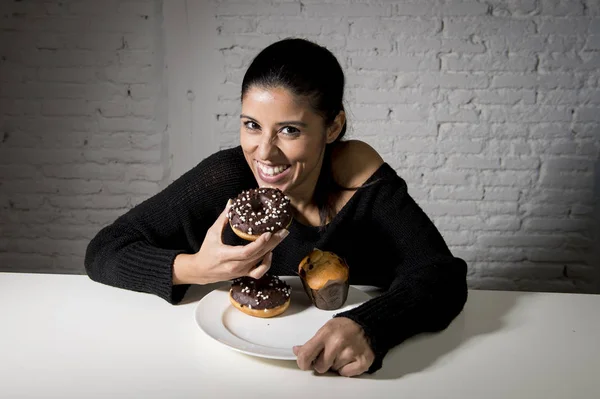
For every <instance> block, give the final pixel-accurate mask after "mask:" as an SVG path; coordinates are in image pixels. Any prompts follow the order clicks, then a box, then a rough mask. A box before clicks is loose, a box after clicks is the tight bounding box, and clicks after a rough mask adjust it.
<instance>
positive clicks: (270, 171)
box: [257, 162, 288, 176]
mask: <svg viewBox="0 0 600 399" xmlns="http://www.w3.org/2000/svg"><path fill="white" fill-rule="evenodd" d="M257 165H258V167H259V168H260V170H261V172H263V173H264V174H265V175H267V176H275V175H278V174H280V173H281V172H283V171H284V170H286V169H287V168H288V166H275V167H271V166H266V165H263V164H262V163H259V162H257Z"/></svg>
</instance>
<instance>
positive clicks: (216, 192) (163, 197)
mask: <svg viewBox="0 0 600 399" xmlns="http://www.w3.org/2000/svg"><path fill="white" fill-rule="evenodd" d="M219 157H220V156H217V155H213V156H211V157H209V158H207V159H205V160H203V161H202V162H200V163H199V164H198V165H197V166H196V167H194V168H193V169H191V170H190V171H188V172H186V173H185V174H183V175H182V176H181V177H180V178H178V179H177V180H175V181H174V182H173V183H171V184H170V185H169V186H168V187H166V188H165V189H164V190H162V191H161V192H159V193H158V194H156V195H154V196H153V197H151V198H149V199H147V200H146V201H144V202H142V203H141V204H139V205H137V206H136V207H134V208H132V209H131V210H129V211H128V212H126V213H125V214H124V215H122V216H121V217H119V218H118V219H117V220H115V221H114V222H113V223H112V224H110V225H108V226H105V227H104V228H103V229H101V230H100V231H99V232H98V234H97V235H96V236H95V237H94V238H93V239H92V240H91V241H90V243H89V245H88V247H87V251H86V256H85V260H84V262H85V268H86V272H87V274H88V276H89V277H90V279H92V280H94V281H96V282H100V283H103V284H107V285H111V286H114V287H118V288H123V289H128V290H133V291H138V292H144V293H149V294H155V295H157V296H159V297H161V298H163V299H165V300H166V301H168V302H169V303H171V304H175V303H178V302H180V301H181V300H182V299H183V296H184V295H185V293H186V291H187V289H188V287H189V285H175V286H174V285H173V263H174V260H175V257H176V256H177V255H178V254H180V253H195V252H196V251H197V250H198V249H199V248H200V246H201V244H202V241H203V238H204V235H205V233H206V231H207V230H208V228H209V227H210V226H211V225H212V224H213V223H214V220H215V218H216V216H217V212H218V210H219V209H220V208H223V207H225V204H226V201H227V197H226V195H227V192H228V190H227V188H228V184H229V183H230V182H231V181H233V180H235V179H230V178H229V179H228V178H227V176H224V173H228V172H226V171H227V170H230V169H227V168H225V165H227V162H226V160H223V159H219ZM230 166H231V165H228V167H230ZM229 173H230V172H229ZM234 191H235V189H234Z"/></svg>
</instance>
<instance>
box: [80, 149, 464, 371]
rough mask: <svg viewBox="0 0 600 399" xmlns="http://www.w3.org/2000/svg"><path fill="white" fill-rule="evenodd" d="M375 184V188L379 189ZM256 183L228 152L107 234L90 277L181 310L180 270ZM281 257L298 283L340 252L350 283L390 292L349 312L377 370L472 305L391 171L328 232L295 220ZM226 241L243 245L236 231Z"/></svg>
mask: <svg viewBox="0 0 600 399" xmlns="http://www.w3.org/2000/svg"><path fill="white" fill-rule="evenodd" d="M373 182H374V184H369V183H373ZM256 186H257V182H256V180H255V178H254V176H253V175H252V172H251V170H250V168H249V167H248V165H247V163H246V161H245V159H244V157H243V154H242V151H241V148H240V147H236V148H232V149H227V150H222V151H219V152H217V153H215V154H213V155H211V156H210V157H208V158H206V159H205V160H203V161H202V162H200V163H199V164H198V165H197V166H196V167H194V168H193V169H191V170H190V171H188V172H187V173H185V174H184V175H183V176H181V177H180V178H179V179H177V180H176V181H174V182H173V183H172V184H171V185H169V186H168V187H167V188H165V189H164V190H163V191H161V192H160V193H158V194H157V195H155V196H153V197H152V198H150V199H148V200H146V201H144V202H143V203H141V204H139V205H138V206H136V207H134V208H133V209H131V210H130V211H129V212H127V213H125V214H124V215H123V216H121V217H119V218H118V219H117V220H116V221H115V222H114V223H113V224H111V225H109V226H106V227H105V228H103V229H102V230H101V231H100V232H99V233H98V235H97V236H96V237H95V238H94V239H93V240H92V241H91V242H90V244H89V246H88V250H87V254H86V258H85V267H86V270H87V273H88V275H89V277H90V278H91V279H92V280H94V281H97V282H101V283H104V284H108V285H111V286H115V287H120V288H124V289H129V290H134V291H140V292H146V293H151V294H155V295H158V296H160V297H161V298H164V299H165V300H167V301H168V302H170V303H172V304H176V303H178V302H180V301H181V300H182V299H183V296H184V295H185V292H186V290H187V288H188V287H189V286H187V285H177V286H173V284H172V275H173V274H172V272H173V261H174V259H175V257H176V256H177V255H178V254H180V253H195V252H197V251H198V250H199V249H200V246H201V245H202V241H203V239H204V235H205V233H206V231H207V230H208V229H209V228H210V226H211V225H212V224H213V223H214V222H215V220H216V218H217V217H218V215H219V214H220V212H222V210H223V209H224V207H225V205H226V203H227V200H228V199H229V198H233V197H235V196H237V194H239V193H240V191H242V190H246V189H249V188H254V187H256ZM289 231H290V234H289V235H288V236H287V237H286V238H285V239H284V240H283V242H282V243H281V244H279V245H278V246H277V247H276V248H275V250H274V251H273V259H272V266H271V269H270V273H273V274H275V275H281V276H288V275H296V272H297V267H298V264H299V263H300V260H301V259H302V258H303V257H304V256H306V254H308V252H309V251H310V250H312V249H313V248H319V249H321V250H326V251H332V252H335V253H336V254H338V255H340V256H341V257H343V258H344V259H345V260H346V261H347V262H348V265H349V267H350V284H360V285H373V286H377V287H380V288H382V289H384V290H385V291H384V293H383V294H381V295H379V296H377V297H375V298H373V299H371V300H369V301H367V302H366V303H364V304H362V305H360V306H358V307H356V308H354V309H352V310H350V311H346V312H342V313H338V314H336V317H339V316H345V317H348V318H350V319H352V320H354V321H355V322H356V323H358V324H359V325H361V326H362V327H363V329H364V331H365V334H366V335H367V337H368V338H369V340H370V343H371V347H372V349H373V351H374V353H375V355H376V359H375V362H374V363H373V365H372V366H371V368H370V369H369V372H370V373H372V372H374V371H376V370H378V369H379V368H380V367H381V366H382V361H383V358H384V356H385V355H386V353H387V352H388V350H389V349H391V348H392V347H394V346H396V345H398V344H400V343H401V342H403V341H404V340H405V339H407V338H409V337H411V336H413V335H415V334H418V333H421V332H435V331H440V330H443V329H445V328H446V327H447V326H448V324H449V323H450V322H451V321H452V320H453V319H454V318H455V317H456V316H457V315H458V314H459V313H460V312H461V310H462V308H463V306H464V304H465V301H466V298H467V284H466V270H467V268H466V264H465V262H464V261H463V260H461V259H459V258H456V257H454V256H452V254H451V253H450V251H449V249H448V247H447V246H446V244H445V242H444V240H443V238H442V236H441V235H440V234H439V232H438V230H437V229H436V228H435V226H434V225H433V223H432V222H431V221H430V219H429V218H428V217H427V216H426V215H425V213H424V212H423V211H422V210H421V208H419V206H418V205H417V204H416V203H415V202H414V200H413V199H412V198H411V197H410V196H409V194H408V193H407V187H406V183H405V182H404V180H403V179H402V178H400V177H399V176H398V175H397V174H396V172H395V171H394V170H393V169H392V168H391V167H390V166H389V165H388V164H387V163H384V164H383V165H382V166H381V167H380V168H379V169H378V170H377V171H376V172H375V173H374V174H373V175H372V176H371V177H370V179H369V180H368V181H367V182H366V183H365V185H363V187H362V188H360V189H359V190H358V191H357V192H356V193H355V194H354V195H353V196H352V197H351V199H350V200H349V201H348V203H347V204H346V205H345V206H344V207H343V208H342V210H341V211H340V212H339V213H338V214H337V216H336V217H335V218H334V219H333V221H332V222H331V223H330V224H329V225H327V226H326V228H325V229H319V228H318V227H313V226H307V225H303V224H301V223H299V222H298V221H296V220H294V221H293V222H292V225H291V226H290V228H289ZM223 241H224V242H225V243H226V244H231V245H243V244H244V242H242V240H241V239H239V238H237V236H235V234H233V232H232V231H231V229H230V228H229V227H227V228H226V229H225V233H224V237H223Z"/></svg>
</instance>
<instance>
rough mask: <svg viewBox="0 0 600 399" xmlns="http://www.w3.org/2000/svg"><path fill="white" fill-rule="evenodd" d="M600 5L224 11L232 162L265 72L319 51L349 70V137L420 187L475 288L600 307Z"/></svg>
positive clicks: (348, 0)
mask: <svg viewBox="0 0 600 399" xmlns="http://www.w3.org/2000/svg"><path fill="white" fill-rule="evenodd" d="M598 4H599V3H598V2H597V1H596V0H587V1H572V0H564V1H560V0H539V1H508V2H507V1H497V0H493V1H468V0H465V1H462V0H413V1H402V0H400V1H385V0H380V1H369V2H367V1H353V0H328V1H313V0H302V1H258V0H253V1H243V2H242V1H228V0H222V1H216V2H215V7H216V16H217V24H218V37H217V43H216V47H217V48H218V49H219V52H220V56H221V62H222V63H223V64H224V65H225V68H224V70H223V73H222V75H221V76H219V80H220V81H221V82H222V84H221V87H220V88H219V97H218V100H219V105H218V110H217V114H218V115H217V124H216V131H217V132H218V133H219V137H220V146H221V148H227V147H230V146H233V145H237V143H238V130H237V129H238V124H239V121H238V118H239V100H238V91H239V86H240V84H241V79H242V76H243V72H244V70H245V68H246V67H247V65H248V63H249V62H250V60H251V58H252V57H253V56H254V55H255V54H256V53H257V52H258V51H259V50H260V49H261V48H263V47H264V46H266V45H268V44H270V43H272V42H274V41H276V40H279V39H282V38H285V37H288V36H300V37H305V38H308V39H312V40H315V41H317V42H318V43H320V44H323V45H325V46H327V47H328V48H330V49H331V50H332V51H333V52H334V53H335V54H336V55H337V56H338V59H339V60H340V63H341V64H342V66H343V68H344V69H345V73H346V77H347V85H348V89H347V93H346V107H347V111H348V113H349V119H350V135H349V136H350V137H354V138H359V139H362V140H365V141H367V142H369V143H370V144H372V145H373V146H374V147H375V148H377V149H378V150H379V151H380V152H381V154H382V155H383V156H384V158H385V160H386V161H388V162H389V163H390V164H391V165H392V166H393V167H394V168H395V169H396V170H397V171H398V172H399V173H400V174H401V175H402V176H403V177H404V178H405V179H406V180H407V181H408V184H409V187H410V191H411V194H412V195H413V196H414V197H415V198H416V200H417V201H418V202H419V203H420V204H421V205H422V207H423V208H424V209H425V210H426V211H427V213H428V214H429V215H430V216H431V217H432V218H433V220H434V222H435V224H436V225H437V226H438V227H439V228H440V230H441V232H442V234H443V235H444V237H445V238H446V239H447V241H448V243H449V245H450V246H451V248H452V249H453V251H454V252H455V253H456V254H457V255H460V256H462V257H463V258H464V259H466V260H467V261H468V263H469V265H470V274H469V280H470V283H471V285H472V286H473V287H482V288H509V289H540V290H561V291H575V290H594V289H595V290H596V291H600V288H598V286H596V288H592V287H591V286H592V284H593V283H594V282H595V281H597V274H598V272H599V271H600V257H599V254H598V251H594V248H597V247H598V245H600V240H599V238H598V237H599V234H598V233H599V231H598V229H599V227H600V226H599V225H600V220H599V218H598V216H597V215H598V214H600V211H599V209H600V205H599V204H598V197H600V195H598V194H596V196H594V191H593V190H594V179H596V184H598V180H600V179H599V177H598V170H597V169H596V171H595V168H596V167H597V166H596V165H597V164H598V159H599V153H600V87H599V80H600V73H599V72H598V71H599V70H600V52H599V48H600V41H599V35H600V7H599V6H598ZM595 175H596V177H595ZM594 213H595V214H596V216H594ZM594 252H596V253H595V254H594Z"/></svg>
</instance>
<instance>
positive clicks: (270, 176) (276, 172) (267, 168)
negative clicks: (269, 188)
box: [255, 161, 290, 183]
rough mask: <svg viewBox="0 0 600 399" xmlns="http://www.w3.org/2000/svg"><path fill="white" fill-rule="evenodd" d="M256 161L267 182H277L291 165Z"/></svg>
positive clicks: (259, 172)
mask: <svg viewBox="0 0 600 399" xmlns="http://www.w3.org/2000/svg"><path fill="white" fill-rule="evenodd" d="M255 162H256V170H257V172H258V175H259V177H260V178H261V180H263V181H265V182H267V183H276V182H278V181H279V180H281V179H282V178H284V177H285V176H286V175H287V172H288V170H289V169H290V165H265V164H263V163H261V162H258V161H255Z"/></svg>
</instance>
